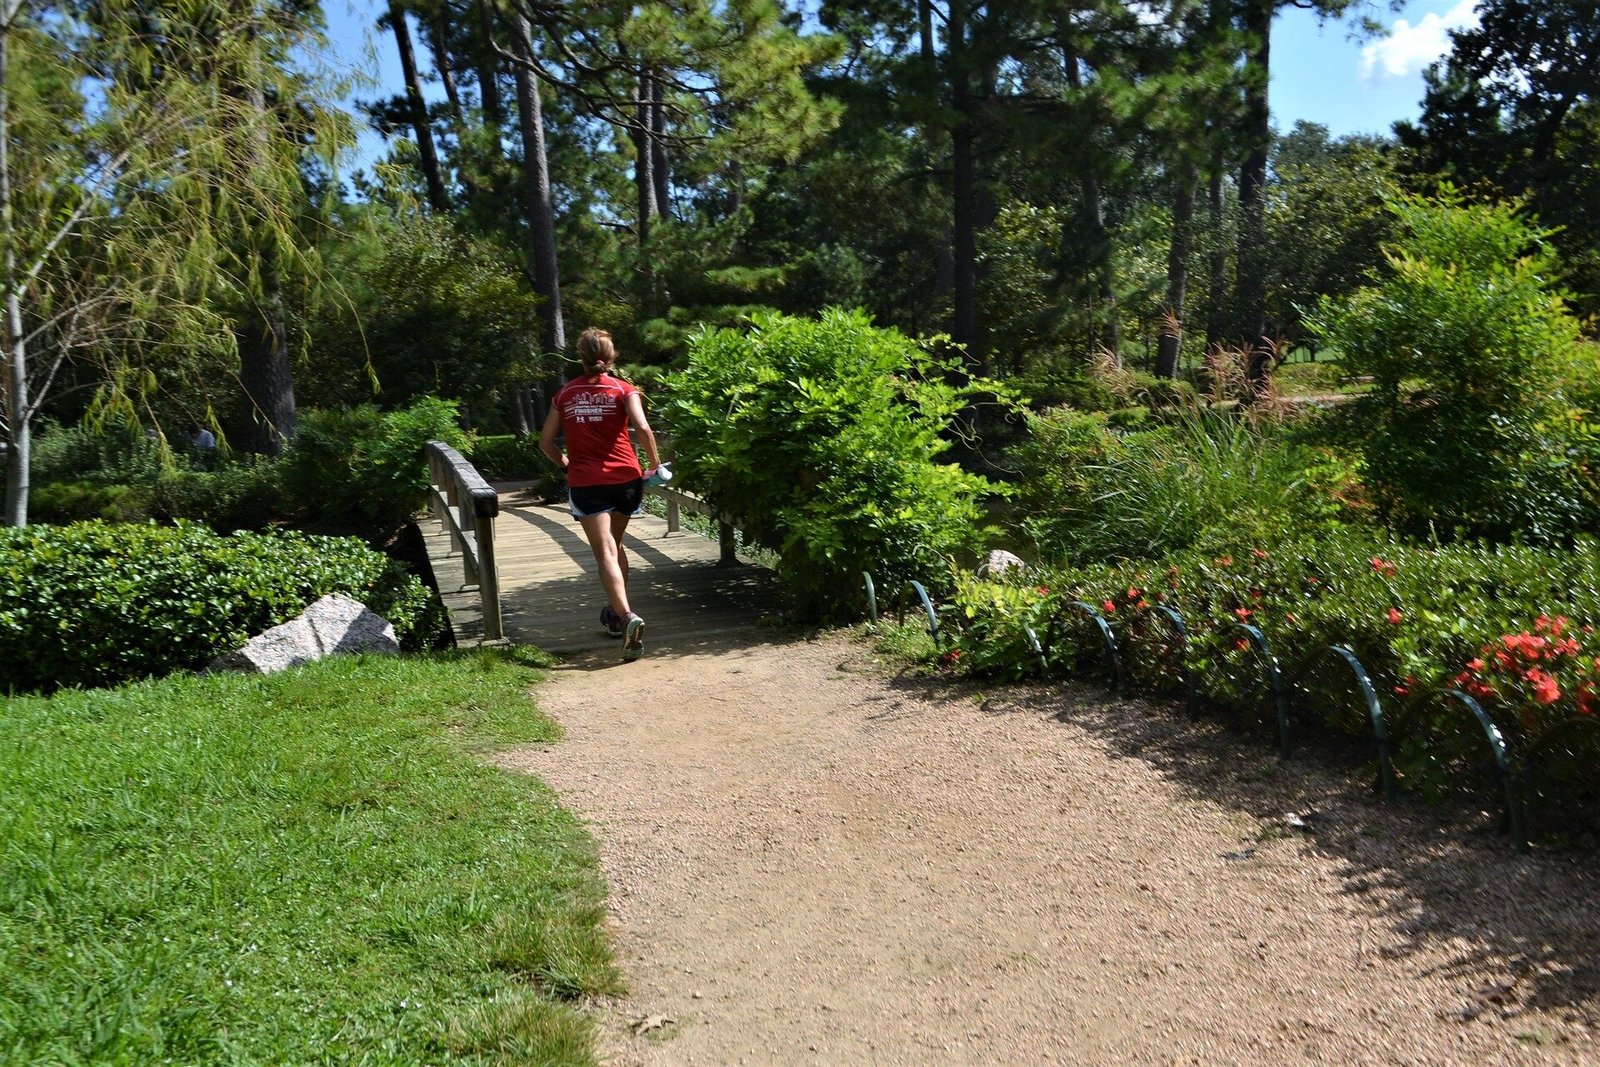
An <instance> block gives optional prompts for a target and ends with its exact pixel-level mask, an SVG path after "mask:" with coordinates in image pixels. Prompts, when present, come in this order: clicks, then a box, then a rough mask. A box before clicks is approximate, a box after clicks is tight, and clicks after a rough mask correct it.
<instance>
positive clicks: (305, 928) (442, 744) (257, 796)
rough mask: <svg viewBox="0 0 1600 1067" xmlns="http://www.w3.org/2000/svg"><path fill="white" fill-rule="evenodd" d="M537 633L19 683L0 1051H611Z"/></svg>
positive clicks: (366, 1059) (440, 1057)
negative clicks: (308, 658) (486, 646)
mask: <svg viewBox="0 0 1600 1067" xmlns="http://www.w3.org/2000/svg"><path fill="white" fill-rule="evenodd" d="M538 677H539V672H538V665H537V663H536V662H535V661H534V660H533V658H532V656H531V655H530V654H528V653H511V654H506V653H500V654H495V653H488V652H479V653H463V654H458V655H450V656H439V657H427V658H400V657H380V656H374V657H365V658H359V659H354V658H341V659H334V660H329V661H325V662H323V663H321V664H318V665H316V666H313V667H310V668H306V669H303V670H299V671H293V672H289V673H286V674H282V675H278V676H275V677H271V678H260V677H247V676H220V677H207V678H197V677H182V678H169V679H166V680H162V681H157V682H149V683H141V684H136V685H130V686H126V687H124V688H121V689H115V690H101V691H89V692H63V693H58V694H56V695H54V696H52V697H48V698H40V697H17V698H0V1062H5V1063H89V1062H95V1063H138V1064H144V1063H160V1062H172V1063H213V1062H224V1061H225V1062H229V1063H272V1064H283V1063H340V1064H349V1063H396V1064H402V1063H416V1064H421V1063H430V1064H431V1063H440V1062H467V1063H494V1062H516V1063H540V1064H568V1063H574V1064H582V1063H592V1062H593V1053H592V1050H591V1033H590V1028H589V1024H588V1022H587V1020H586V1017H585V1015H584V1014H583V1013H582V1011H581V1010H579V1008H578V1007H577V1006H576V1004H575V1000H576V998H578V997H580V996H582V995H584V994H588V993H596V992H607V991H613V990H615V989H616V987H617V985H618V981H619V979H618V976H617V972H616V970H615V968H614V967H613V965H612V962H611V956H610V949H609V946H608V944H607V942H606V939H605V937H604V935H603V932H602V930H601V926H600V924H601V918H602V900H603V895H604V886H603V884H602V881H601V878H600V875H599V873H598V868H597V866H596V863H595V856H594V849H593V843H592V842H591V840H590V839H589V837H588V836H587V834H586V833H585V832H584V831H583V829H582V828H581V827H580V825H579V824H578V823H577V821H576V820H575V819H574V818H573V817H572V816H571V815H569V814H567V813H566V812H564V811H563V810H562V809H561V808H559V807H558V806H557V805H556V801H555V797H554V795H553V794H552V793H551V792H550V791H549V790H548V789H546V788H545V787H544V786H543V785H542V784H541V783H539V782H537V781H535V780H533V779H531V778H526V777H521V776H515V775H512V774H510V773H506V772H502V771H499V770H496V769H494V768H492V767H490V766H488V765H486V764H485V763H483V762H482V761H481V760H479V759H477V758H475V757H474V755H473V753H474V751H481V750H484V749H488V748H492V747H494V746H497V745H503V744H508V743H513V742H525V741H536V740H552V739H554V738H555V736H556V734H557V730H556V727H555V725H554V724H553V723H551V722H550V721H549V720H548V719H546V718H544V717H543V716H542V715H540V714H539V713H538V711H537V710H536V708H535V707H534V706H533V704H532V702H531V700H530V699H529V697H528V694H527V690H528V687H529V685H530V684H531V683H533V682H534V681H536V680H537V679H538Z"/></svg>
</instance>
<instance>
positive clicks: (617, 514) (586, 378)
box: [539, 328, 661, 660]
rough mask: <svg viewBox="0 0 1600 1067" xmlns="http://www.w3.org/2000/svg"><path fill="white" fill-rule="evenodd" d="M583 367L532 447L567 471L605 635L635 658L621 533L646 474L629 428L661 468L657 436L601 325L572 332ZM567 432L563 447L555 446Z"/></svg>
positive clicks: (640, 623) (637, 647)
mask: <svg viewBox="0 0 1600 1067" xmlns="http://www.w3.org/2000/svg"><path fill="white" fill-rule="evenodd" d="M578 361H579V362H580V363H581V364H582V365H583V373H582V375H580V376H579V377H577V378H574V379H572V381H570V382H568V383H567V384H566V385H564V386H562V388H561V392H559V393H557V394H556V399H555V403H554V404H552V405H551V407H550V417H549V418H547V419H545V422H544V432H543V433H541V434H540V435H539V450H540V451H542V452H543V453H544V454H545V455H546V456H549V457H550V462H552V463H555V464H557V465H558V466H560V467H561V468H562V469H563V470H564V471H566V472H567V489H568V494H569V496H568V500H569V503H570V505H571V509H572V517H573V518H575V519H577V520H578V522H580V523H581V524H582V525H583V532H584V534H585V535H586V536H587V537H588V538H589V547H590V548H591V549H593V550H594V558H595V562H596V563H598V564H599V566H600V586H601V588H602V589H604V590H605V594H606V599H607V600H608V601H609V603H608V604H607V605H606V606H605V607H603V608H601V609H600V622H601V624H602V625H604V626H605V628H606V633H607V634H608V635H610V636H611V637H620V638H622V639H623V641H622V658H623V659H624V660H634V659H638V658H639V653H640V652H642V651H643V650H644V620H643V619H641V618H640V617H639V615H638V614H637V613H636V612H635V611H634V610H633V608H632V606H631V605H629V603H628V555H627V553H626V552H624V551H623V548H622V535H623V534H624V533H625V532H627V529H628V519H629V518H630V517H632V515H633V513H634V512H635V511H638V510H639V505H640V503H641V502H642V501H643V500H644V477H645V473H644V471H643V470H641V469H640V467H639V457H638V456H637V455H636V454H635V452H634V450H633V443H632V441H631V440H630V439H629V437H628V428H629V427H630V426H631V427H632V428H633V429H635V430H637V431H638V433H639V442H640V443H641V444H642V445H643V446H644V451H645V455H647V456H648V457H649V459H650V469H651V470H652V471H653V470H655V469H657V468H659V467H660V466H661V456H660V454H659V453H658V452H657V451H656V435H655V434H654V433H653V432H651V430H650V422H649V420H648V419H646V418H645V416H644V396H643V394H641V393H640V392H639V390H638V389H637V388H635V387H634V386H633V384H632V383H630V382H625V381H623V380H622V379H621V378H618V377H616V376H615V375H613V374H611V373H610V372H611V369H612V367H613V366H614V365H615V364H616V362H617V349H616V346H615V345H613V344H612V343H611V335H610V334H609V333H607V332H606V331H605V330H597V329H594V328H590V329H587V330H584V331H583V334H582V336H580V337H579V338H578ZM558 434H559V435H562V436H564V437H565V438H566V446H567V447H566V451H565V452H563V451H562V450H561V448H560V447H559V446H558V445H557V444H556V437H557V435H558Z"/></svg>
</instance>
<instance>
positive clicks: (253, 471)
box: [152, 458, 284, 533]
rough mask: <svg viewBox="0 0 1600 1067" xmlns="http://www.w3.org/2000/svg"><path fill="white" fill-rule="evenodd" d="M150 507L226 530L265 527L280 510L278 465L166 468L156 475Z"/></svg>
mask: <svg viewBox="0 0 1600 1067" xmlns="http://www.w3.org/2000/svg"><path fill="white" fill-rule="evenodd" d="M152 508H153V511H154V514H155V515H156V516H158V517H160V518H165V519H194V520H196V521H197V522H203V523H205V524H206V525H207V526H209V527H211V528H212V529H214V530H220V531H222V532H224V533H226V532H229V531H232V530H261V529H265V528H266V527H267V526H268V525H269V524H271V523H272V522H273V521H274V520H275V519H277V518H279V517H281V516H282V515H283V513H284V503H283V491H282V487H281V486H280V485H279V481H278V468H277V465H276V464H275V463H273V462H272V461H270V460H267V459H264V458H253V461H246V462H239V463H230V464H227V465H225V466H222V467H219V468H218V469H217V470H214V471H193V470H182V469H174V470H168V471H164V472H162V474H161V476H160V477H159V478H157V479H156V483H155V487H154V491H153V499H152Z"/></svg>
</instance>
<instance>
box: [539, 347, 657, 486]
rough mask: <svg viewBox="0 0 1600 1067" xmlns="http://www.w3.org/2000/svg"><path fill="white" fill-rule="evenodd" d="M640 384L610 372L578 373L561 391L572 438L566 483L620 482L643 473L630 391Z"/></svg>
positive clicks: (559, 406) (559, 401) (559, 403)
mask: <svg viewBox="0 0 1600 1067" xmlns="http://www.w3.org/2000/svg"><path fill="white" fill-rule="evenodd" d="M638 391H639V390H638V389H636V388H635V387H634V386H632V385H630V384H628V383H627V382H625V381H623V380H622V379H621V378H613V377H612V376H611V375H609V374H602V375H600V376H598V377H594V378H591V377H588V376H585V377H582V378H574V379H572V381H570V382H568V383H567V384H566V385H564V386H562V387H561V392H559V393H557V394H556V410H557V411H559V412H561V432H562V433H564V434H565V435H566V438H567V484H568V485H575V486H578V487H579V488H582V487H583V486H587V485H621V484H623V483H624V482H631V481H633V480H634V479H635V478H642V477H644V471H643V470H642V469H641V468H640V467H639V457H638V456H637V455H636V454H635V453H634V451H633V442H632V441H631V440H629V438H628V404H627V401H628V397H629V395H631V394H633V393H637V392H638Z"/></svg>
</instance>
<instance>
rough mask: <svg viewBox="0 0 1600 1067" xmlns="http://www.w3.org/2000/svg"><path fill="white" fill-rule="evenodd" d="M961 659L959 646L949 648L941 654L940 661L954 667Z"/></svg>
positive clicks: (943, 664)
mask: <svg viewBox="0 0 1600 1067" xmlns="http://www.w3.org/2000/svg"><path fill="white" fill-rule="evenodd" d="M960 659H961V650H960V649H959V648H948V649H945V650H944V651H943V652H941V653H940V654H939V663H940V664H941V665H942V666H945V667H953V666H955V665H956V663H958V662H959V661H960Z"/></svg>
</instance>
